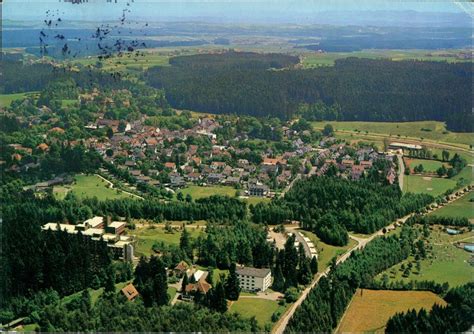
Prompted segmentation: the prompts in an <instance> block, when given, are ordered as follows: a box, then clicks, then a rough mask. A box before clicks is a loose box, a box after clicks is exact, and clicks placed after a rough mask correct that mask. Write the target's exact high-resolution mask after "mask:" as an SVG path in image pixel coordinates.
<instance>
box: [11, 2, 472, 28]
mask: <svg viewBox="0 0 474 334" xmlns="http://www.w3.org/2000/svg"><path fill="white" fill-rule="evenodd" d="M127 2H130V1H125V0H118V3H114V2H112V3H107V2H106V1H105V0H89V3H84V4H71V3H64V2H58V1H52V0H49V1H42V2H41V3H38V1H32V0H10V1H8V2H5V3H4V4H3V19H4V20H5V19H9V20H16V21H18V20H24V21H36V20H41V21H42V20H43V19H44V16H45V13H46V11H47V10H52V11H57V12H58V15H60V16H61V17H62V18H63V19H64V20H70V21H72V20H74V21H105V20H114V19H117V18H118V17H120V16H121V15H122V11H123V9H124V8H128V9H130V12H129V13H127V19H129V20H132V21H133V20H149V21H152V22H153V21H155V22H159V21H163V22H169V21H180V20H191V21H192V20H201V21H209V22H228V23H242V22H245V23H254V24H258V23H265V24H268V23H293V24H298V23H304V24H314V23H318V21H321V20H322V19H323V20H324V19H326V20H335V23H336V24H339V23H341V24H344V22H347V24H351V20H352V18H351V17H350V13H351V12H367V17H368V20H369V22H368V23H370V21H371V20H372V19H373V20H375V21H377V20H380V18H379V17H374V18H372V17H370V12H373V11H384V12H385V15H384V17H388V18H390V17H391V16H393V20H394V21H395V22H397V21H400V20H401V21H403V24H407V22H409V20H410V17H409V16H408V17H406V16H403V12H406V11H416V12H418V13H420V15H418V16H417V17H415V18H414V19H413V20H414V21H415V23H416V20H418V19H420V18H421V17H424V16H426V17H428V18H429V19H430V20H431V21H436V19H437V18H438V17H439V18H440V19H441V18H442V17H446V16H448V17H451V16H452V17H457V16H459V17H462V18H463V17H464V18H466V20H467V19H468V18H469V15H468V14H466V11H465V10H464V11H463V10H462V9H461V8H460V5H459V4H458V5H456V4H455V3H453V2H452V1H373V0H363V1H347V0H332V1H324V3H323V2H321V1H318V2H316V1H294V0H282V1H254V2H249V1H197V0H196V1H189V0H188V1H174V2H170V1H161V0H147V1H145V0H135V2H133V3H130V6H127ZM468 6H471V7H472V4H469V3H464V7H468ZM327 12H329V13H331V15H330V17H328V18H326V17H321V13H327ZM391 13H393V15H391ZM453 14H454V15H453ZM456 14H458V15H456ZM459 14H461V15H459ZM353 19H354V20H355V21H356V22H357V20H359V21H360V20H361V18H358V17H354V18H353ZM339 21H340V22H339ZM405 21H406V22H405ZM330 22H331V21H330ZM323 23H325V22H323ZM382 23H383V20H382Z"/></svg>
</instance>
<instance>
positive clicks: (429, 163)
mask: <svg viewBox="0 0 474 334" xmlns="http://www.w3.org/2000/svg"><path fill="white" fill-rule="evenodd" d="M403 160H404V162H405V166H407V167H410V170H411V171H412V172H413V169H414V168H415V167H416V166H419V165H422V166H423V171H424V172H430V173H436V170H437V169H438V168H440V167H441V166H443V165H444V167H446V168H449V164H443V163H442V162H441V161H437V160H425V159H410V158H404V159H403Z"/></svg>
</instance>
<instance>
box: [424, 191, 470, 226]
mask: <svg viewBox="0 0 474 334" xmlns="http://www.w3.org/2000/svg"><path fill="white" fill-rule="evenodd" d="M430 214H431V215H436V216H448V217H466V218H467V219H471V220H473V219H474V192H472V191H471V192H470V193H469V194H467V195H465V196H463V197H461V198H460V199H458V200H456V201H454V202H452V203H449V204H448V205H445V206H443V207H442V208H440V209H438V210H436V211H433V212H432V213H430Z"/></svg>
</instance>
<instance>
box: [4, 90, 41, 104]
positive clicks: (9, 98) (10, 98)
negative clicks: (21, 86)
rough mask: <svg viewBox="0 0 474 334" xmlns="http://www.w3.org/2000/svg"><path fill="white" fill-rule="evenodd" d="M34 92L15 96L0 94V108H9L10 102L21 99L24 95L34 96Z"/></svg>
mask: <svg viewBox="0 0 474 334" xmlns="http://www.w3.org/2000/svg"><path fill="white" fill-rule="evenodd" d="M35 93H36V92H28V93H17V94H0V107H9V106H10V104H11V103H12V101H15V100H19V99H22V98H23V97H25V96H26V95H29V94H35Z"/></svg>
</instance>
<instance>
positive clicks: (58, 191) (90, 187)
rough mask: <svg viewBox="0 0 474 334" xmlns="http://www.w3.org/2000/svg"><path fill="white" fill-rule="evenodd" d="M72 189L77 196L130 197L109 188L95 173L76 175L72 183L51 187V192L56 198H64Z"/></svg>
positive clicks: (101, 198) (104, 198) (100, 198)
mask: <svg viewBox="0 0 474 334" xmlns="http://www.w3.org/2000/svg"><path fill="white" fill-rule="evenodd" d="M69 191H72V192H73V193H74V194H75V195H76V196H77V197H79V198H92V197H97V199H99V200H102V201H103V200H107V199H119V198H132V196H130V195H129V194H126V193H124V192H123V191H121V190H120V189H113V188H109V186H108V183H107V182H106V181H104V180H103V179H101V178H100V177H98V176H97V175H76V176H75V177H74V183H73V184H72V185H67V186H58V187H54V188H53V194H54V196H55V197H56V198H57V199H64V197H65V196H66V194H67V193H68V192H69Z"/></svg>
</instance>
